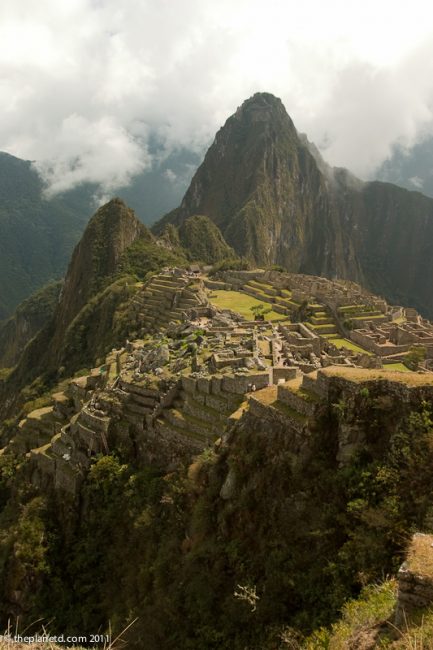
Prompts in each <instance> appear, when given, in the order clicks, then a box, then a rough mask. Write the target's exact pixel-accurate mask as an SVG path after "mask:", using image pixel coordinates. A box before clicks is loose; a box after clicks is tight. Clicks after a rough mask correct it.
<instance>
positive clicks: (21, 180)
mask: <svg viewBox="0 0 433 650" xmlns="http://www.w3.org/2000/svg"><path fill="white" fill-rule="evenodd" d="M154 154H155V161H156V162H155V165H154V167H153V168H152V169H150V170H146V171H145V172H143V173H142V174H140V175H138V176H136V177H135V178H133V179H132V182H131V184H130V185H129V186H128V187H126V188H120V189H119V190H118V191H116V194H118V195H119V196H121V197H122V198H123V199H124V200H125V201H126V202H127V203H128V205H130V206H131V207H132V208H133V209H135V211H136V214H137V216H138V217H139V219H140V220H141V221H142V222H143V223H152V222H153V221H154V220H155V219H156V218H158V217H160V216H161V215H162V214H164V213H165V212H166V211H167V210H169V209H170V208H171V207H173V206H175V205H176V204H177V203H178V202H179V200H180V199H181V197H182V195H183V193H184V191H185V188H186V186H187V184H188V182H189V179H190V177H191V176H192V173H193V169H194V168H195V166H196V164H198V160H197V157H196V154H194V153H193V152H190V151H187V150H178V151H174V152H173V153H172V154H170V155H169V156H167V157H166V158H164V159H163V160H161V161H160V162H158V156H159V155H160V154H158V151H157V150H156V149H155V147H154ZM43 190H44V184H43V181H42V179H41V178H40V177H39V175H38V173H37V172H36V170H35V168H34V167H33V165H32V164H31V162H30V161H26V160H21V159H20V158H16V157H15V156H11V155H10V154H7V153H2V152H0V322H1V321H2V320H5V319H7V318H8V317H9V316H10V315H11V314H12V312H13V310H14V309H15V307H16V306H17V305H18V304H19V303H21V302H22V301H23V300H24V299H25V298H27V297H28V296H30V295H31V294H32V293H33V292H34V291H37V290H38V289H40V288H41V287H42V286H44V285H45V284H47V283H49V282H51V281H53V280H57V279H59V278H61V277H62V276H63V275H64V273H65V271H66V267H67V264H68V261H69V258H70V255H71V253H72V250H73V248H74V246H75V244H76V243H77V242H78V240H79V238H80V236H81V234H82V233H83V231H84V228H85V226H86V223H87V222H88V220H89V218H90V216H91V215H92V214H93V212H94V211H95V207H96V205H95V198H94V195H95V194H96V193H97V190H98V188H97V186H95V185H91V184H84V185H80V186H78V187H76V188H75V189H73V190H70V191H68V192H64V193H62V194H59V195H57V196H55V197H53V198H52V199H50V200H46V199H45V198H44V194H43Z"/></svg>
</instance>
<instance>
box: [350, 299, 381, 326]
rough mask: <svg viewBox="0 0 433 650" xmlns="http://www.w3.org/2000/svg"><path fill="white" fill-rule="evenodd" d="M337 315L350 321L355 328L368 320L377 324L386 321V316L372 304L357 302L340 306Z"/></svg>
mask: <svg viewBox="0 0 433 650" xmlns="http://www.w3.org/2000/svg"><path fill="white" fill-rule="evenodd" d="M338 315H339V317H340V318H341V319H342V320H343V321H352V322H353V324H354V326H355V328H356V327H363V326H364V325H366V324H367V323H369V322H372V323H374V324H375V325H379V324H380V323H385V322H386V321H388V317H387V316H386V315H385V314H384V313H383V312H382V311H380V310H379V309H377V308H376V307H375V306H374V305H368V304H359V305H345V306H343V307H340V308H339V310H338Z"/></svg>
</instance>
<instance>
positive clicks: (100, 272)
mask: <svg viewBox="0 0 433 650" xmlns="http://www.w3.org/2000/svg"><path fill="white" fill-rule="evenodd" d="M138 238H144V239H151V238H152V235H151V234H150V232H149V231H148V229H147V228H146V226H144V225H143V224H142V223H141V222H140V221H139V220H138V219H137V217H136V215H135V213H134V211H133V210H131V208H128V206H127V205H126V204H125V203H124V202H123V201H122V200H121V199H119V198H114V199H111V200H110V201H109V202H108V203H106V204H105V205H103V206H101V207H100V208H99V209H98V210H97V211H96V213H95V214H94V215H93V217H92V218H91V219H90V221H89V223H88V225H87V228H86V230H85V231H84V234H83V236H82V238H81V240H80V241H79V243H78V244H77V246H76V247H75V250H74V252H73V255H72V259H71V263H70V265H69V268H68V272H67V274H66V278H65V286H64V290H63V293H62V299H61V302H60V306H59V321H60V322H61V325H62V327H61V329H62V330H63V329H64V328H65V327H66V326H67V324H68V323H70V322H71V321H72V319H73V318H74V316H75V315H76V314H77V313H78V312H79V310H80V309H81V308H82V307H83V305H84V304H85V303H86V302H87V301H88V300H89V298H90V297H91V296H92V295H93V294H95V293H96V292H97V291H98V289H99V288H100V286H101V284H102V283H103V281H104V279H105V278H107V277H108V276H110V275H111V274H112V273H114V271H115V270H116V268H117V265H118V263H119V261H120V258H121V256H122V254H123V252H124V251H125V249H126V248H128V246H130V245H131V244H132V243H133V242H134V241H135V240H136V239H138Z"/></svg>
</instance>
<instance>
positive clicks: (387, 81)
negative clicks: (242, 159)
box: [0, 0, 433, 196]
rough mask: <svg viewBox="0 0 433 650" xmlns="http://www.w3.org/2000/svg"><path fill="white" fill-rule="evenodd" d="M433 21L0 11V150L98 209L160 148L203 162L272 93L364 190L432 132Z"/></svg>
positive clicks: (290, 9) (111, 5)
mask: <svg viewBox="0 0 433 650" xmlns="http://www.w3.org/2000/svg"><path fill="white" fill-rule="evenodd" d="M432 18H433V9H432V8H431V7H430V5H429V3H427V2H424V1H422V0H413V2H412V3H411V6H410V11H409V10H408V9H407V7H405V6H402V7H401V8H399V7H398V6H397V5H395V2H394V3H391V2H389V1H388V0H384V1H383V2H382V3H377V2H375V3H373V2H372V1H371V0H366V1H365V2H364V3H363V4H362V6H361V5H360V3H358V2H354V1H353V2H351V1H348V0H346V1H345V2H343V1H342V0H330V2H327V3H323V2H320V1H319V0H310V1H307V2H305V3H295V2H294V1H292V0H267V1H266V2H265V1H264V0H236V1H235V2H229V1H228V0H220V2H218V3H215V2H211V0H182V2H173V1H170V0H125V1H124V2H122V3H119V2H118V1H117V0H116V1H115V0H68V2H63V3H62V2H58V1H57V0H40V2H38V3H34V2H32V1H31V0H15V2H14V3H3V5H2V6H0V100H1V104H2V121H1V123H0V149H2V150H5V151H8V152H10V153H13V154H15V155H17V156H19V157H22V158H27V159H32V160H36V161H37V163H36V164H37V168H38V170H39V171H40V173H41V174H42V175H43V177H44V178H45V180H46V182H47V187H48V192H49V193H51V194H53V193H56V192H61V191H64V190H66V189H68V188H70V187H74V186H76V185H79V184H80V183H82V182H83V181H85V180H90V181H92V182H95V183H97V184H99V185H100V188H101V193H102V195H104V196H105V194H109V193H110V191H111V190H112V189H114V188H116V187H120V186H122V185H127V184H128V183H129V182H130V180H131V178H132V177H133V176H134V175H136V174H138V173H140V172H141V171H144V170H146V169H149V168H150V167H151V165H152V163H153V162H154V156H155V154H154V153H151V151H152V147H151V142H152V139H154V138H155V137H157V138H158V140H159V142H160V143H162V145H163V148H164V152H165V154H166V155H168V154H169V153H170V152H172V151H173V150H176V149H177V148H182V147H188V148H190V149H192V150H194V151H199V152H202V151H203V150H204V148H205V147H206V146H207V145H208V144H209V142H210V141H211V140H212V138H213V135H214V133H215V131H216V130H217V129H218V128H219V126H221V124H222V123H223V122H224V121H225V119H226V118H227V117H228V116H229V115H230V114H231V113H232V112H233V111H234V110H236V108H237V106H238V105H239V104H240V103H241V102H242V101H243V100H244V99H245V98H246V97H248V96H250V95H251V94H252V93H253V92H256V91H257V90H266V91H270V92H274V93H275V94H276V95H278V96H280V97H281V98H282V99H283V101H284V103H285V105H286V107H287V110H288V111H289V113H290V114H291V116H292V118H293V119H294V121H295V124H296V126H297V128H298V129H299V130H300V131H303V132H306V133H307V134H308V136H309V138H310V140H313V141H315V142H316V143H317V144H318V146H319V147H321V148H322V149H323V151H324V155H325V158H326V159H327V160H328V161H329V162H330V163H331V164H334V165H341V166H347V167H349V168H350V169H352V170H353V171H354V172H355V173H358V174H360V175H361V176H363V177H366V176H368V175H370V174H371V173H373V170H374V168H375V167H376V166H377V165H378V164H379V163H380V162H381V161H382V160H383V159H384V158H386V157H387V155H388V154H389V153H390V150H391V146H392V144H393V143H395V142H397V141H398V142H400V143H402V144H403V145H406V146H408V145H410V144H411V143H413V142H415V141H416V140H417V139H419V137H421V136H420V134H421V133H423V134H426V133H430V132H431V130H432V128H431V125H432V123H433V116H432V106H433V84H432V82H431V79H432V78H433V76H432V65H433V62H432V57H431V54H430V53H431V51H432V41H433V36H432V30H433V27H431V26H433V20H432ZM160 158H161V152H159V153H158V160H160Z"/></svg>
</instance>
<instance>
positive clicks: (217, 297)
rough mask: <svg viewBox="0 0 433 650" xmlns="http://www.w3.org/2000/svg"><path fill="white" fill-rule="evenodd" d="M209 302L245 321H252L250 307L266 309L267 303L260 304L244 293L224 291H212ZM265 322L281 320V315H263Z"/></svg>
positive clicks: (273, 312)
mask: <svg viewBox="0 0 433 650" xmlns="http://www.w3.org/2000/svg"><path fill="white" fill-rule="evenodd" d="M209 300H210V302H211V303H212V304H213V305H215V306H216V307H219V308H220V309H231V310H232V311H235V312H237V313H238V314H240V315H241V316H243V317H244V318H246V319H247V320H254V315H253V313H252V311H251V307H254V306H255V305H260V304H264V305H265V307H268V304H267V303H262V302H261V301H260V300H257V298H253V296H249V295H247V294H246V293H240V292H239V291H224V290H217V291H212V293H211V295H210V296H209ZM265 319H266V320H283V319H284V315H283V314H277V312H275V311H271V312H269V314H266V315H265Z"/></svg>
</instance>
